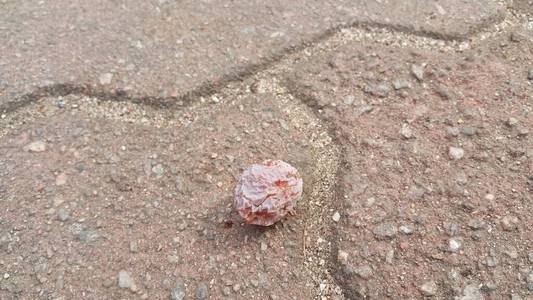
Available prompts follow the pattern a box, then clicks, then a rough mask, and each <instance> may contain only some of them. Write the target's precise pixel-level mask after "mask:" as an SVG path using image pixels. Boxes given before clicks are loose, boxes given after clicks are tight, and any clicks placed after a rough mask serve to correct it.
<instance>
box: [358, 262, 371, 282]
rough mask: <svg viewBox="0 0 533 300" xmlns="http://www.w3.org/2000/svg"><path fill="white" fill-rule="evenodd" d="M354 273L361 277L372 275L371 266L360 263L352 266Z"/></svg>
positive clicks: (365, 277) (366, 277)
mask: <svg viewBox="0 0 533 300" xmlns="http://www.w3.org/2000/svg"><path fill="white" fill-rule="evenodd" d="M354 273H355V274H357V275H358V276H359V277H361V278H363V279H368V278H370V277H371V276H372V267H370V266H368V265H362V266H358V267H355V268H354Z"/></svg>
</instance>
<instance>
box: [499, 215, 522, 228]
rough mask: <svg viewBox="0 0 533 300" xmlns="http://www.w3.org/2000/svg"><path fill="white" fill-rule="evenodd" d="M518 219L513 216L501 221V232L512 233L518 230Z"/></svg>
mask: <svg viewBox="0 0 533 300" xmlns="http://www.w3.org/2000/svg"><path fill="white" fill-rule="evenodd" d="M518 222H519V221H518V218H517V217H515V216H505V217H503V218H502V220H501V225H502V228H503V230H505V231H512V230H515V229H517V228H518Z"/></svg>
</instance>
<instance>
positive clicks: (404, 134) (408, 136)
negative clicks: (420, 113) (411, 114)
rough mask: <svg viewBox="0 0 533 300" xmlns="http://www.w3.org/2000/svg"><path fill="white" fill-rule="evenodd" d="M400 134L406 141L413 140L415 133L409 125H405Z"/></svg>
mask: <svg viewBox="0 0 533 300" xmlns="http://www.w3.org/2000/svg"><path fill="white" fill-rule="evenodd" d="M400 134H401V135H402V137H403V138H404V139H412V138H413V137H414V134H413V131H412V130H411V128H410V127H409V125H407V124H403V125H402V128H401V129H400Z"/></svg>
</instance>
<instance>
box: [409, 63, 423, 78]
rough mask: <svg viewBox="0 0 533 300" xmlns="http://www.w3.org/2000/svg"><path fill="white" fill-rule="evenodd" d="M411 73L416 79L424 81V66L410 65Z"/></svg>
mask: <svg viewBox="0 0 533 300" xmlns="http://www.w3.org/2000/svg"><path fill="white" fill-rule="evenodd" d="M411 73H412V74H413V76H414V77H415V78H416V79H417V80H418V81H424V66H421V65H415V64H413V65H411Z"/></svg>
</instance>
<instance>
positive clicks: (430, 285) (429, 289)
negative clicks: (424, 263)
mask: <svg viewBox="0 0 533 300" xmlns="http://www.w3.org/2000/svg"><path fill="white" fill-rule="evenodd" d="M419 290H420V293H422V295H424V296H434V295H435V293H436V292H437V283H436V282H435V281H433V280H431V281H427V282H424V283H423V284H422V285H421V286H420V287H419Z"/></svg>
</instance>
